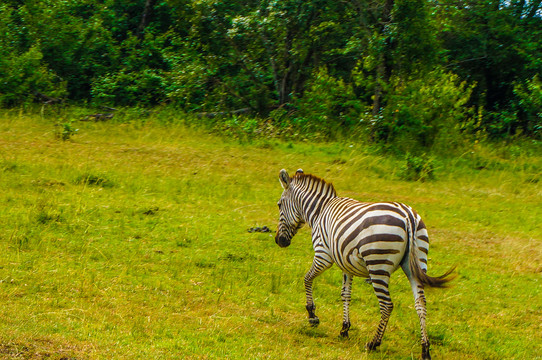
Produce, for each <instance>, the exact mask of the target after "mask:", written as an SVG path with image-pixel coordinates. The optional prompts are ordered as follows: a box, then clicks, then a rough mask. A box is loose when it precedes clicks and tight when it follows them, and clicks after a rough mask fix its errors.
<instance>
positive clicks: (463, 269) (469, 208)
mask: <svg viewBox="0 0 542 360" xmlns="http://www.w3.org/2000/svg"><path fill="white" fill-rule="evenodd" d="M56 122H57V121H56V120H55V119H54V118H50V119H48V118H46V119H42V118H40V117H39V116H33V115H25V114H22V113H15V112H13V113H8V112H4V113H1V114H0V204H1V205H2V206H1V207H0V226H1V229H0V299H1V304H2V305H1V307H0V358H2V359H57V360H59V359H411V358H414V359H416V358H419V355H420V351H421V350H420V337H419V326H418V319H417V315H416V312H415V310H414V302H413V299H412V295H411V291H410V288H409V286H408V282H407V280H406V277H405V276H404V274H403V273H402V272H397V273H395V274H394V276H393V277H392V284H391V296H392V298H393V299H394V303H395V308H394V312H393V314H392V316H391V319H390V323H389V325H388V329H387V332H386V334H385V335H384V341H383V344H382V346H381V347H380V349H379V350H378V351H376V352H373V353H367V352H366V351H365V349H364V344H365V342H367V341H368V340H369V339H370V338H371V337H372V335H373V332H374V330H375V328H376V326H377V324H378V320H379V313H378V304H377V300H376V297H375V296H374V294H373V292H372V289H371V287H370V286H369V285H367V284H365V283H364V281H361V280H360V279H355V281H354V288H353V296H352V306H351V317H352V324H353V327H352V330H351V331H350V338H349V339H348V340H343V339H340V338H339V336H338V335H339V330H340V328H341V323H342V304H341V300H340V284H341V273H340V271H339V270H338V269H336V268H333V269H332V270H330V271H328V272H326V273H324V274H323V275H322V276H321V277H320V278H318V279H316V281H315V298H316V304H317V307H318V309H317V313H318V315H319V317H320V320H321V324H320V326H319V327H318V328H312V327H310V326H309V324H308V321H307V319H306V312H305V309H304V306H305V295H304V287H303V276H304V274H305V272H306V271H307V270H308V268H309V266H310V264H311V260H312V248H311V244H310V232H309V231H308V229H304V230H302V231H301V232H300V233H299V234H298V235H297V236H296V237H295V238H294V240H293V242H292V246H290V247H289V248H287V249H280V248H279V247H278V246H277V245H276V244H275V242H274V234H269V233H249V232H247V229H248V228H251V227H255V226H264V225H266V226H269V227H270V228H272V229H276V222H277V218H278V209H277V207H276V202H277V201H278V199H279V197H280V194H281V190H282V189H281V187H280V184H279V182H278V172H279V170H280V169H281V168H286V169H287V170H289V171H290V172H294V171H295V170H296V169H297V168H300V167H301V168H303V169H304V170H305V172H306V173H313V174H316V175H319V176H321V177H324V178H325V179H326V180H328V181H331V182H333V183H334V185H335V187H336V189H337V191H338V193H339V195H343V196H349V197H353V198H356V199H360V200H365V201H379V200H393V201H401V202H405V203H408V204H410V205H412V206H413V207H414V208H415V209H416V210H417V211H418V212H419V213H420V214H421V215H422V217H423V218H424V220H425V223H426V224H427V225H428V228H429V232H430V238H431V248H430V251H429V258H430V259H429V273H430V274H432V275H440V274H441V273H443V272H444V271H446V270H447V269H448V268H449V267H451V266H452V265H454V264H457V266H458V270H457V273H458V275H459V276H458V278H457V279H456V280H454V284H453V286H452V287H451V288H448V289H429V290H428V291H427V293H426V296H427V301H428V331H429V336H430V339H431V341H432V353H433V358H434V359H537V358H538V359H542V291H541V288H542V226H541V219H542V178H541V173H542V153H541V152H540V150H541V147H540V144H538V145H536V144H530V143H523V144H522V145H514V144H512V145H506V146H503V147H501V148H496V147H495V146H493V147H490V146H482V145H476V146H473V147H472V151H468V152H466V153H465V154H464V155H462V156H456V157H449V158H437V159H435V160H434V163H435V174H436V179H435V180H432V181H427V182H412V181H404V180H401V171H402V170H401V167H402V166H403V165H404V164H403V161H402V160H401V159H396V158H391V157H384V156H382V155H379V154H378V153H375V152H371V151H370V150H369V149H370V148H369V147H367V146H366V145H363V144H357V143H354V142H344V143H342V144H339V143H328V144H312V143H311V142H308V141H305V142H304V141H299V142H293V143H288V142H281V141H278V140H272V139H259V140H254V141H253V142H250V143H245V144H240V143H239V142H235V141H233V140H229V139H224V138H221V137H217V136H214V135H209V134H206V133H204V132H203V131H202V130H197V129H191V128H187V127H185V126H182V125H161V124H159V123H157V122H156V121H153V120H152V119H150V120H147V121H132V122H126V123H121V124H119V123H116V124H113V123H92V122H81V123H76V124H74V126H76V127H78V128H79V131H78V132H77V134H76V135H74V136H71V139H70V140H68V141H62V140H60V139H58V137H56V136H55V133H57V132H58V127H57V126H55V123H56Z"/></svg>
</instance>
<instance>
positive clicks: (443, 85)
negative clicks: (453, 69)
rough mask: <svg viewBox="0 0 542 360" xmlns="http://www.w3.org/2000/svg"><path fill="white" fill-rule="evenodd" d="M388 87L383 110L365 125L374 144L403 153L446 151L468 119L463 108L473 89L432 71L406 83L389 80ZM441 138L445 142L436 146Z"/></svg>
mask: <svg viewBox="0 0 542 360" xmlns="http://www.w3.org/2000/svg"><path fill="white" fill-rule="evenodd" d="M389 86H390V87H389V89H388V91H389V93H388V97H387V103H386V105H385V107H384V108H383V109H382V111H381V113H380V114H379V115H378V116H376V117H373V118H372V119H371V121H369V122H367V123H366V124H367V126H369V128H370V132H371V134H372V136H373V138H374V139H375V140H376V141H378V142H384V143H386V144H388V145H392V146H394V147H395V148H397V149H398V150H400V151H402V152H405V151H425V150H426V149H430V148H437V149H439V148H440V149H449V146H450V145H451V142H453V141H454V140H457V138H458V137H459V132H458V130H459V128H460V124H461V123H462V122H464V121H466V120H467V119H469V118H470V116H471V112H472V109H470V108H469V107H467V106H466V104H467V101H468V100H469V98H470V94H471V92H472V88H473V86H468V85H466V83H465V82H461V81H460V80H459V78H458V77H457V76H456V75H454V74H451V73H445V72H443V71H440V70H435V71H432V72H430V73H427V74H419V75H418V76H416V77H411V78H408V79H402V78H399V77H392V79H391V80H390V85H389ZM443 137H444V138H446V141H444V140H442V142H439V140H440V139H442V138H443ZM454 138H455V139H454Z"/></svg>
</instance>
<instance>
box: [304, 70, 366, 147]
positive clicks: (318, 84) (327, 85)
mask: <svg viewBox="0 0 542 360" xmlns="http://www.w3.org/2000/svg"><path fill="white" fill-rule="evenodd" d="M294 104H295V105H296V106H297V108H298V112H297V113H296V119H295V120H294V124H295V125H296V126H298V127H299V128H300V130H302V131H304V132H307V133H319V134H322V135H323V136H327V137H329V136H330V135H335V134H336V133H337V132H340V130H341V129H342V130H343V131H344V132H348V131H349V130H350V131H351V129H352V128H353V127H354V125H357V123H358V121H359V114H360V112H361V107H362V103H361V101H360V100H359V99H358V98H357V96H356V95H355V93H354V88H353V86H352V84H347V83H345V82H344V80H342V79H337V78H335V77H333V76H331V75H329V73H328V70H327V69H326V68H320V69H318V71H317V72H316V74H314V75H313V76H312V79H311V81H310V82H309V84H308V85H307V90H306V91H305V93H304V94H303V97H302V98H300V99H298V100H297V101H296V102H295V103H294Z"/></svg>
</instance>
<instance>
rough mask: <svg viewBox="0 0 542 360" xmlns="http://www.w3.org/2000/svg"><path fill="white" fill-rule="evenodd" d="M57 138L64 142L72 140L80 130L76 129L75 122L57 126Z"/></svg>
mask: <svg viewBox="0 0 542 360" xmlns="http://www.w3.org/2000/svg"><path fill="white" fill-rule="evenodd" d="M56 126H57V131H56V137H57V138H59V139H61V140H62V141H67V140H70V139H71V138H72V137H73V136H74V135H75V134H76V133H77V132H78V131H79V129H76V128H74V125H73V121H68V122H64V123H59V124H56Z"/></svg>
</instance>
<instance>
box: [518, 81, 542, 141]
mask: <svg viewBox="0 0 542 360" xmlns="http://www.w3.org/2000/svg"><path fill="white" fill-rule="evenodd" d="M514 93H515V94H516V96H517V97H518V98H519V105H520V108H521V109H522V111H523V116H524V118H525V120H524V121H525V123H526V124H525V127H526V130H527V131H528V132H529V133H534V134H535V135H537V136H538V137H539V138H540V137H542V81H541V80H540V77H539V76H538V75H536V76H535V77H534V78H532V79H530V80H528V81H526V82H525V84H517V85H516V86H515V87H514Z"/></svg>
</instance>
